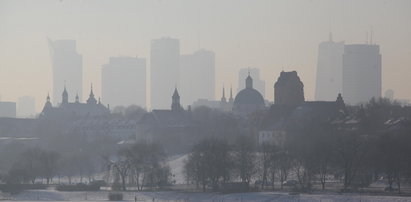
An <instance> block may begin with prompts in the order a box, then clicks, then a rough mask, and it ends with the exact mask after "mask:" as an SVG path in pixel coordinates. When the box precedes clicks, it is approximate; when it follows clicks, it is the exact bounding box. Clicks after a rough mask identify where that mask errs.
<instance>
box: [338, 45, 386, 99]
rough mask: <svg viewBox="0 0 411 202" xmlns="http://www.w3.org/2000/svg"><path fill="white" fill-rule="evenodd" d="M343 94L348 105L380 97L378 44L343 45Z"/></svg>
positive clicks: (379, 55)
mask: <svg viewBox="0 0 411 202" xmlns="http://www.w3.org/2000/svg"><path fill="white" fill-rule="evenodd" d="M342 90H343V91H342V92H343V96H344V98H345V101H346V102H347V103H348V104H350V105H357V104H360V103H363V102H368V101H369V100H370V99H371V98H373V97H375V98H379V97H381V54H380V47H379V46H378V45H369V44H354V45H345V48H344V55H343V89H342Z"/></svg>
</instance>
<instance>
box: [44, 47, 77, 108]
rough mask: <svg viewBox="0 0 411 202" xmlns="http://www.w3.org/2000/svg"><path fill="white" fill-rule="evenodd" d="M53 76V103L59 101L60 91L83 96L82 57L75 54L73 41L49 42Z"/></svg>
mask: <svg viewBox="0 0 411 202" xmlns="http://www.w3.org/2000/svg"><path fill="white" fill-rule="evenodd" d="M49 49H50V54H51V62H52V72H53V73H52V74H53V95H52V97H53V100H52V101H53V102H54V104H57V102H58V100H60V93H61V89H63V88H64V85H65V84H67V85H66V86H67V90H68V91H69V92H75V93H78V95H79V99H80V101H81V100H82V95H83V57H82V55H80V54H78V53H77V50H76V41H75V40H56V41H51V40H49Z"/></svg>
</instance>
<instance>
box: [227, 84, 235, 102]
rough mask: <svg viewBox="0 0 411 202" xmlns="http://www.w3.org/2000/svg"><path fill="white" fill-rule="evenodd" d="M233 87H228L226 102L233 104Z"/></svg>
mask: <svg viewBox="0 0 411 202" xmlns="http://www.w3.org/2000/svg"><path fill="white" fill-rule="evenodd" d="M233 101H234V99H233V86H230V98H229V99H228V102H233Z"/></svg>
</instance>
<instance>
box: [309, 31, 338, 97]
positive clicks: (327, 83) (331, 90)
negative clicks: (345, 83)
mask: <svg viewBox="0 0 411 202" xmlns="http://www.w3.org/2000/svg"><path fill="white" fill-rule="evenodd" d="M343 54H344V42H334V41H333V40H332V35H331V33H330V38H329V40H328V41H325V42H322V43H320V45H319V47H318V61H317V80H316V87H315V100H317V101H333V100H335V96H336V95H337V94H338V93H341V92H342V56H343Z"/></svg>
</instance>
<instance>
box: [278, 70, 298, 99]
mask: <svg viewBox="0 0 411 202" xmlns="http://www.w3.org/2000/svg"><path fill="white" fill-rule="evenodd" d="M303 103H304V84H303V82H301V80H300V77H298V75H297V72H296V71H292V72H284V71H282V72H281V74H280V77H278V80H277V82H275V84H274V104H276V105H286V106H299V105H301V104H303Z"/></svg>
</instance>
